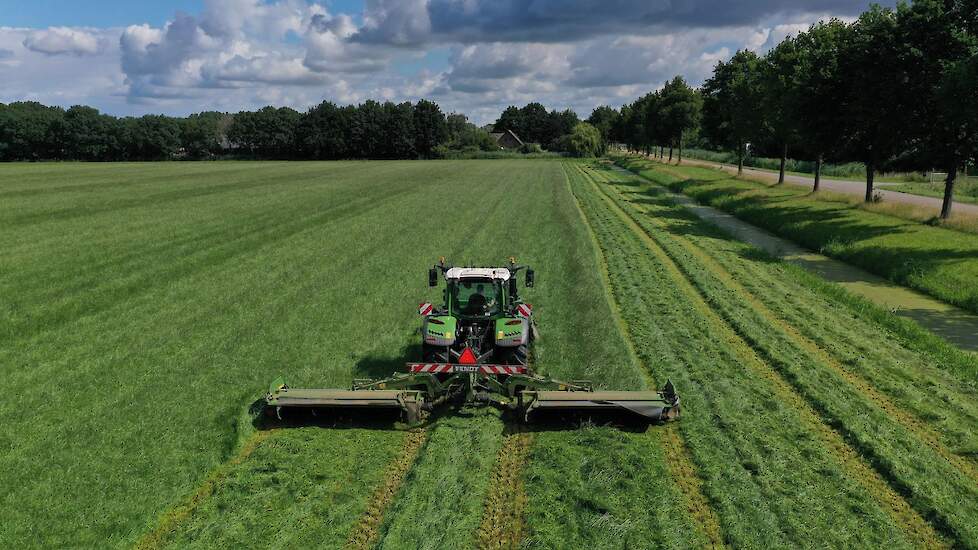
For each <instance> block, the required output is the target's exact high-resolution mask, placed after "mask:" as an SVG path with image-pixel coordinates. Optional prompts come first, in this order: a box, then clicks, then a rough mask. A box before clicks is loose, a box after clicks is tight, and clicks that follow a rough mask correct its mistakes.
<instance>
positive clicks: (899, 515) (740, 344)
mask: <svg viewBox="0 0 978 550" xmlns="http://www.w3.org/2000/svg"><path fill="white" fill-rule="evenodd" d="M585 176H586V177H587V180H588V181H589V182H590V183H591V185H592V187H593V188H594V190H595V192H596V193H597V194H598V195H599V196H600V197H601V198H602V199H603V201H604V202H605V203H606V204H607V205H608V207H609V209H611V210H612V211H613V212H614V213H615V214H616V215H617V216H618V218H619V219H621V220H622V222H624V223H625V224H626V225H627V226H628V228H629V229H630V230H631V231H632V232H633V233H634V234H635V235H636V236H637V237H639V239H641V241H642V242H643V243H644V244H645V245H646V248H647V249H648V250H649V251H650V252H651V253H652V254H653V255H654V256H655V257H656V258H657V259H658V260H659V262H660V263H661V264H662V265H663V266H664V267H665V269H666V271H668V272H669V273H670V275H671V277H672V279H673V280H674V281H675V283H676V285H677V287H678V288H679V289H680V290H681V291H682V293H683V294H685V295H686V296H687V297H688V298H689V299H690V301H691V303H692V304H693V305H694V307H695V308H696V309H697V310H698V311H699V312H700V313H701V314H702V315H703V316H704V317H705V318H706V319H707V320H708V321H709V323H710V325H711V326H712V328H713V329H714V331H715V332H714V334H716V335H717V336H718V337H719V338H720V339H721V340H723V341H724V342H726V343H727V345H728V347H729V348H730V349H731V350H733V351H734V353H735V354H736V355H738V356H739V357H740V358H741V360H742V361H743V362H744V364H746V365H748V366H749V367H750V368H751V369H752V370H754V371H755V372H757V373H758V374H759V375H760V376H762V377H763V378H765V379H766V380H768V381H770V382H771V383H772V386H773V387H774V390H775V392H776V394H777V395H778V397H779V398H780V399H781V400H782V401H783V402H785V403H787V404H789V405H790V406H792V407H793V408H794V409H795V410H797V411H798V412H799V414H800V415H801V417H802V419H803V420H804V421H805V423H806V424H808V425H809V426H810V427H811V428H812V429H813V430H814V431H815V433H816V434H817V435H818V437H819V439H820V440H821V441H822V443H823V445H825V447H826V449H828V451H829V452H830V453H831V455H832V456H834V457H836V459H837V460H838V461H839V463H840V464H841V465H842V466H843V468H844V469H845V470H846V471H847V472H848V474H849V475H850V476H851V477H852V478H853V479H854V480H856V481H858V482H859V483H860V485H862V487H863V488H864V489H865V490H866V491H868V493H869V494H870V495H873V496H874V497H875V498H876V499H877V500H879V501H880V502H881V504H882V505H883V508H884V509H885V510H886V511H887V513H889V514H890V516H891V517H892V518H893V520H894V521H895V522H896V524H897V525H898V526H900V527H901V528H902V529H903V530H904V533H905V535H906V536H907V539H908V540H909V541H911V542H913V543H914V544H916V545H918V546H921V547H925V548H947V547H949V544H948V543H947V541H945V540H944V539H943V538H942V537H941V536H940V535H939V534H937V532H936V531H934V529H933V528H932V527H931V525H930V524H929V523H928V522H927V521H926V520H925V519H924V518H923V516H921V515H920V514H919V513H918V512H917V511H916V510H914V509H913V508H912V507H911V506H910V504H909V503H908V502H907V501H906V500H905V499H904V498H903V497H902V496H901V495H900V494H899V493H898V492H897V491H895V490H894V489H893V487H891V486H890V484H889V483H888V482H887V480H886V479H884V478H883V477H882V476H881V475H880V474H879V473H878V472H877V471H876V470H874V469H873V468H872V467H871V466H870V464H868V463H867V462H866V460H865V459H864V458H863V457H862V456H861V455H860V454H859V453H858V452H856V450H855V449H853V448H852V447H851V446H850V445H849V444H848V443H846V441H845V439H844V437H843V436H842V434H840V433H839V432H837V431H836V430H835V429H834V428H832V427H831V426H830V425H828V424H826V423H825V422H824V421H823V420H822V418H821V417H820V416H819V414H818V413H817V412H816V410H815V409H814V407H813V406H812V405H811V404H810V403H809V402H808V400H807V399H806V398H805V397H804V396H803V395H802V394H801V393H799V392H798V390H796V389H795V387H794V386H792V385H791V383H790V382H789V381H788V380H787V379H785V377H784V376H783V375H782V374H781V373H780V372H779V371H778V370H777V369H776V368H775V367H774V366H772V365H770V364H769V363H768V362H766V361H765V360H764V359H762V357H761V356H760V355H759V354H758V352H756V351H755V350H754V349H753V348H752V347H751V346H750V345H749V344H748V343H747V341H746V340H744V338H743V337H742V336H741V335H740V334H739V333H738V332H737V330H736V329H735V328H734V327H733V326H731V325H730V323H728V322H727V321H726V320H725V319H724V318H723V317H722V316H721V315H720V314H719V313H718V312H716V311H715V310H714V309H713V308H712V307H710V305H709V303H708V302H707V301H706V300H707V297H706V296H705V295H704V294H703V293H702V292H701V291H700V290H699V289H698V288H697V287H695V286H694V284H693V282H692V281H691V280H690V278H689V276H687V275H686V274H685V272H684V271H682V269H681V268H680V267H679V265H678V264H677V263H676V262H675V261H674V260H673V259H672V257H671V256H670V255H669V254H668V253H667V252H666V250H665V249H664V248H662V247H661V246H660V245H659V244H658V243H657V242H656V241H655V240H654V239H653V238H652V237H651V236H650V235H649V234H648V233H647V232H646V231H645V230H644V229H643V228H642V227H641V226H640V225H639V224H638V223H637V221H636V220H635V219H634V218H633V217H632V216H631V215H630V214H628V213H627V212H626V211H625V210H623V209H622V208H621V207H619V206H618V205H617V204H616V203H615V202H614V200H613V199H612V198H611V197H609V196H608V195H607V194H606V193H605V192H604V190H603V189H601V187H600V186H599V185H598V184H597V182H596V181H595V180H594V179H593V177H592V176H591V174H590V173H587V171H585Z"/></svg>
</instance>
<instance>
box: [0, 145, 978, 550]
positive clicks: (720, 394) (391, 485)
mask: <svg viewBox="0 0 978 550" xmlns="http://www.w3.org/2000/svg"><path fill="white" fill-rule="evenodd" d="M659 189H660V188H658V187H656V185H655V184H654V183H652V182H649V181H647V180H644V179H641V178H639V177H637V176H632V175H628V174H623V173H620V172H615V171H612V170H611V169H610V168H608V167H607V166H606V165H604V164H601V163H597V162H591V163H585V162H576V161H520V160H494V161H438V162H374V163H371V162H348V163H233V162H228V163H199V164H189V163H188V164H144V165H138V164H108V165H96V164H92V165H87V164H65V165H8V166H0V196H2V197H3V199H4V200H3V201H0V229H2V231H0V249H2V250H3V252H4V253H3V254H2V255H0V292H2V295H3V296H5V297H9V299H8V300H5V301H4V302H3V304H2V306H0V307H2V309H0V324H2V332H0V339H2V340H3V346H0V368H2V369H3V376H4V377H5V380H7V387H8V388H10V389H11V390H10V391H8V399H5V400H3V402H2V403H0V413H2V414H3V415H4V418H5V422H4V423H3V424H2V425H0V447H2V448H5V449H7V450H6V452H4V453H0V485H2V486H3V487H5V491H4V493H3V496H2V497H0V516H2V517H4V521H3V522H0V541H4V543H5V545H6V546H12V547H17V546H45V547H52V546H55V547H63V546H76V547H78V546H82V547H100V548H101V547H130V546H133V545H134V544H136V545H138V546H139V547H142V548H158V547H173V548H186V547H200V548H214V547H227V548H231V547H241V546H254V545H256V541H261V542H260V543H258V545H260V546H262V547H275V548H281V547H295V546H299V547H303V546H311V545H317V546H321V547H341V546H344V545H349V546H351V547H361V548H363V547H378V548H405V547H410V548H443V547H446V546H451V547H459V548H471V547H480V546H481V547H498V546H502V547H517V546H522V547H525V548H561V547H594V548H636V547H639V548H659V547H661V548H667V547H669V548H674V547H705V546H710V545H729V546H736V547H760V546H762V545H763V546H773V547H796V546H809V547H813V546H817V547H826V546H831V547H841V546H861V547H867V546H872V547H879V546H884V545H885V546H889V547H894V548H904V547H914V546H918V547H919V546H927V547H950V546H955V547H963V548H976V547H978V527H976V525H978V399H976V398H975V397H974V396H975V389H976V385H978V360H976V359H975V357H974V356H968V355H963V354H960V353H957V352H954V351H953V350H947V349H943V348H939V347H935V346H932V345H929V344H928V343H927V342H926V341H924V340H921V339H917V338H915V337H914V335H913V333H912V331H903V330H899V329H898V325H896V324H894V323H895V321H893V319H892V318H891V317H890V316H888V314H887V313H886V312H882V311H878V310H874V309H872V307H871V306H865V305H862V304H859V303H858V302H856V301H851V300H849V299H847V298H846V297H844V296H840V295H839V294H837V293H836V292H835V291H834V290H833V289H832V288H830V287H826V286H824V285H820V284H818V283H817V282H816V281H812V280H811V279H810V278H808V277H807V276H806V275H805V274H804V273H801V272H799V271H798V270H795V269H792V268H790V267H788V266H785V265H783V264H781V263H779V262H775V261H772V260H770V259H769V258H765V257H763V255H759V254H758V253H757V252H756V251H754V250H753V249H750V248H749V247H747V246H746V245H743V244H741V243H738V242H736V241H732V240H730V239H729V238H727V237H725V236H724V235H723V234H721V233H718V232H717V230H715V229H713V228H712V227H710V226H707V225H705V224H703V223H702V222H700V221H698V220H696V219H694V218H691V217H690V216H689V215H688V214H686V213H685V211H683V210H682V209H680V208H678V207H676V206H674V205H672V204H671V203H670V202H669V201H668V200H667V199H665V198H664V197H663V196H661V195H660V191H659ZM433 236H434V237H433ZM440 255H445V256H447V257H449V258H451V259H454V261H455V262H456V263H462V262H466V261H470V262H475V263H486V262H492V261H503V260H504V259H505V258H506V257H507V256H509V255H516V256H518V257H519V258H520V260H521V261H523V262H526V263H529V264H531V265H533V266H534V267H535V269H536V270H537V273H538V283H537V287H536V288H534V289H532V290H530V291H529V294H528V297H529V299H530V300H531V301H532V302H533V303H534V311H535V312H538V315H539V319H538V321H539V323H540V325H541V329H542V331H543V338H542V339H541V340H540V342H539V346H538V349H537V352H538V353H537V359H538V369H539V370H541V371H543V372H546V373H549V374H552V375H554V376H558V377H562V378H590V379H592V380H594V381H595V382H596V383H597V385H598V386H599V387H603V388H621V389H625V388H631V389H639V388H642V387H649V386H654V385H660V384H662V383H664V382H665V380H666V379H672V380H673V381H674V382H675V383H676V384H677V386H678V387H679V389H680V392H681V395H682V397H683V407H684V408H683V418H682V419H681V420H680V421H679V422H677V423H674V424H671V425H668V426H653V427H652V428H650V429H649V430H647V431H625V430H618V429H614V428H611V427H601V426H582V427H579V428H574V427H569V428H572V429H567V430H549V431H533V430H529V431H520V430H515V428H514V426H512V425H508V424H506V423H504V422H503V421H502V420H501V419H500V418H499V416H498V414H497V413H495V412H494V411H491V410H479V409H471V410H465V411H461V412H460V413H459V414H456V415H447V416H442V417H437V418H436V419H434V420H433V421H432V422H431V423H430V424H429V425H427V426H425V427H423V428H420V429H417V430H413V431H405V430H392V429H378V428H381V427H379V426H378V427H371V426H360V427H354V426H336V427H334V428H333V429H327V428H323V427H318V426H304V427H298V428H277V429H272V430H266V429H262V428H263V426H262V425H261V424H258V425H257V427H256V424H255V422H253V416H252V413H253V404H254V402H255V400H256V399H258V398H259V397H260V395H261V393H262V390H263V388H264V387H265V386H266V385H267V384H268V382H269V381H270V380H271V379H272V378H274V377H275V376H277V375H280V374H281V375H285V376H287V378H288V379H289V380H290V381H291V382H292V383H293V384H316V385H329V386H345V385H347V384H348V383H349V381H350V379H351V378H353V377H361V376H382V375H386V374H388V373H389V372H390V371H392V370H394V369H395V368H397V367H398V366H399V364H400V363H401V362H402V361H403V359H404V358H405V355H406V354H409V353H411V352H412V351H413V349H414V348H413V343H414V341H415V338H416V333H415V330H416V326H417V322H418V321H417V317H416V311H415V310H414V304H416V303H417V302H419V301H422V300H424V299H433V298H434V297H435V291H431V290H429V289H428V288H427V287H426V286H425V284H424V283H425V268H426V266H427V265H428V264H430V263H431V262H432V261H433V260H434V259H436V258H437V257H438V256H440ZM894 327H897V328H894Z"/></svg>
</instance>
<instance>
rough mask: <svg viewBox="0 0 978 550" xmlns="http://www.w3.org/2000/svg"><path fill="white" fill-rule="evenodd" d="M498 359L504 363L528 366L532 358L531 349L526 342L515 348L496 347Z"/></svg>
mask: <svg viewBox="0 0 978 550" xmlns="http://www.w3.org/2000/svg"><path fill="white" fill-rule="evenodd" d="M496 359H497V360H498V361H499V362H500V363H502V364H504V365H519V366H526V364H527V363H528V362H529V359H530V349H529V347H528V346H527V345H526V344H523V345H522V346H517V347H515V348H496Z"/></svg>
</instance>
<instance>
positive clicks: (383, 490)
mask: <svg viewBox="0 0 978 550" xmlns="http://www.w3.org/2000/svg"><path fill="white" fill-rule="evenodd" d="M506 196H507V194H505V193H500V194H499V196H498V197H497V198H496V199H495V201H494V202H493V203H492V204H491V205H490V206H489V207H488V208H486V209H485V213H484V214H483V218H481V219H477V218H476V217H474V216H473V217H471V219H470V224H469V227H468V229H467V230H466V231H465V233H460V235H461V237H460V240H459V241H458V242H459V243H460V244H459V245H457V246H456V247H454V248H453V249H452V251H451V253H450V255H449V256H448V258H453V257H456V256H458V255H460V253H461V251H462V250H463V249H464V248H465V247H466V246H471V244H472V243H473V242H477V239H479V238H483V237H484V236H485V234H486V233H487V231H488V224H487V223H485V220H489V219H493V217H494V216H495V215H496V212H498V210H499V209H500V208H502V206H503V204H504V199H505V198H506ZM430 428H431V427H430V426H428V427H426V429H425V430H424V431H423V439H422V440H421V441H420V442H412V441H406V442H405V449H404V452H403V453H402V456H401V457H400V458H399V459H398V460H396V461H395V462H394V463H392V465H391V472H390V473H389V475H388V476H387V477H388V479H387V481H386V482H385V483H384V484H383V485H382V486H381V487H379V488H378V489H377V492H376V493H375V495H374V497H373V498H372V500H371V504H370V506H369V507H368V509H367V511H366V512H365V513H364V516H363V517H362V518H361V519H360V522H359V523H358V524H357V526H356V527H355V528H354V529H353V531H352V532H351V534H350V538H349V540H348V542H347V546H346V547H347V548H349V549H357V550H366V549H367V548H374V547H375V546H377V544H378V543H379V542H380V538H381V532H382V530H384V528H385V526H384V519H385V515H386V513H387V511H388V510H389V509H390V507H391V505H392V504H393V503H394V501H395V499H396V498H398V497H399V496H403V495H402V493H403V491H402V490H401V488H402V487H403V486H404V484H405V481H406V479H407V476H408V474H409V473H410V472H411V470H412V469H413V468H414V467H415V466H416V465H417V464H418V463H419V459H420V457H421V454H422V451H423V450H424V449H425V448H426V446H425V443H427V441H428V436H429V435H430ZM508 442H509V440H508V439H507V441H505V442H504V445H503V446H502V448H501V449H500V450H499V455H498V456H499V458H497V463H498V462H499V460H500V459H506V460H507V461H508V463H507V464H506V466H507V468H506V469H507V470H508V474H509V476H510V479H512V480H513V481H512V483H519V482H520V480H521V477H520V476H521V473H522V465H523V462H524V460H525V458H526V456H527V454H528V451H529V446H530V440H529V438H526V440H525V442H524V444H523V445H522V449H519V450H520V452H519V453H517V456H518V458H513V457H512V455H513V453H512V451H513V450H517V449H509V451H510V452H509V453H507V451H508V449H507V445H506V444H505V443H508ZM498 473H499V469H498V467H497V470H496V471H495V472H494V474H493V476H494V478H495V477H496V476H497V474H498ZM493 481H496V480H495V479H494V480H493ZM415 483H417V480H415ZM496 489H497V486H496V485H495V484H493V485H490V488H489V491H490V494H489V495H488V497H487V506H488V503H489V502H491V501H492V496H493V495H492V492H493V491H494V490H496ZM521 491H522V485H521V484H520V486H519V487H518V488H517V487H514V488H513V489H512V490H511V491H510V493H511V494H512V495H519V494H521ZM525 501H526V498H525V494H524V495H523V503H525ZM498 519H499V520H500V521H499V523H498V525H497V527H499V528H500V529H504V530H505V531H504V532H505V533H506V534H508V535H509V536H510V537H511V538H512V540H513V541H514V542H513V545H512V546H511V547H512V548H516V547H518V545H519V542H520V539H521V537H522V511H520V512H519V513H518V515H517V514H508V515H505V516H502V517H499V518H498ZM514 524H515V525H514ZM507 526H509V529H506V527H507ZM387 528H388V529H389V526H387ZM480 531H481V529H480ZM480 534H481V533H480ZM384 536H386V533H385V534H384ZM480 541H481V536H480Z"/></svg>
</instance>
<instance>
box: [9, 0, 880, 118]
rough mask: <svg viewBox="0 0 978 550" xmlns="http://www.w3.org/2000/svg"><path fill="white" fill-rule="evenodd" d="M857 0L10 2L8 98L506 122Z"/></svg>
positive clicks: (129, 108) (747, 42)
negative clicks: (368, 105)
mask: <svg viewBox="0 0 978 550" xmlns="http://www.w3.org/2000/svg"><path fill="white" fill-rule="evenodd" d="M866 7H867V3H866V2H860V1H853V0H809V1H801V2H800V1H790V0H756V1H752V2H750V3H742V2H730V1H729V0H683V1H682V2H676V1H674V0H464V1H463V0H321V1H318V2H317V1H314V0H176V1H171V2H138V1H133V0H128V1H124V0H98V1H69V0H33V1H29V2H22V1H17V2H14V1H12V0H0V102H11V101H20V100H36V101H41V102H43V103H47V104H57V105H63V106H70V105H72V104H88V105H92V106H95V107H97V108H99V109H102V110H103V111H106V112H110V113H113V114H117V115H129V114H132V115H139V114H144V113H168V114H178V115H183V114H188V113H191V112H196V111H201V110H212V109H213V110H221V111H230V112H235V111H238V110H242V109H254V108H256V107H259V106H262V105H266V104H272V105H288V106H291V107H294V108H296V109H300V110H301V109H306V108H308V107H310V106H311V105H314V104H317V103H319V102H321V101H323V100H330V101H334V102H336V103H357V102H361V101H364V100H366V99H370V98H373V99H379V100H393V101H404V100H407V101H415V100H417V99H419V98H421V97H427V98H430V99H434V100H435V101H438V102H439V103H440V104H441V105H442V106H443V108H445V109H446V110H448V111H459V112H464V113H466V114H468V115H469V116H470V117H471V118H472V119H473V120H475V121H476V122H479V123H485V122H491V121H492V120H493V119H494V118H495V116H496V115H497V114H498V113H499V112H500V111H501V110H502V109H503V108H505V107H506V106H507V105H510V104H525V103H527V102H529V101H540V102H542V103H544V104H545V105H547V106H548V107H550V108H556V109H565V108H572V109H574V110H576V111H578V113H580V114H581V115H583V116H587V115H588V114H589V113H590V110H591V109H592V108H593V107H595V106H597V105H601V104H610V105H613V106H616V107H617V106H619V105H621V104H623V103H626V102H628V101H631V100H632V99H634V98H635V97H637V96H639V95H641V94H643V93H645V92H648V91H650V90H653V89H656V88H658V87H659V86H661V85H662V83H663V82H664V81H665V80H666V79H668V78H671V77H672V76H674V75H676V74H681V75H684V76H685V77H686V78H687V80H689V81H690V82H691V83H693V84H694V85H697V84H699V83H701V82H702V81H703V79H704V78H706V77H707V76H708V75H709V73H710V70H711V68H712V66H713V64H715V63H716V61H717V60H719V59H725V58H726V57H729V55H731V54H732V53H733V52H734V51H736V50H737V49H739V48H749V49H753V50H757V51H764V50H766V49H767V48H770V47H771V46H772V45H774V44H776V43H777V42H778V41H779V40H781V39H782V38H783V37H784V36H786V35H788V34H791V33H795V32H798V31H800V30H803V29H805V28H807V27H808V26H809V25H810V24H811V23H813V22H815V21H817V20H819V19H825V18H828V17H836V16H837V17H842V18H851V17H853V16H855V15H857V14H858V13H859V12H860V11H862V10H863V9H865V8H866Z"/></svg>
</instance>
